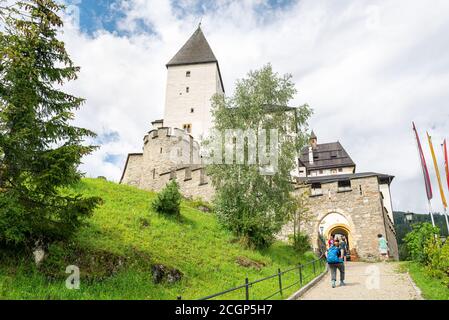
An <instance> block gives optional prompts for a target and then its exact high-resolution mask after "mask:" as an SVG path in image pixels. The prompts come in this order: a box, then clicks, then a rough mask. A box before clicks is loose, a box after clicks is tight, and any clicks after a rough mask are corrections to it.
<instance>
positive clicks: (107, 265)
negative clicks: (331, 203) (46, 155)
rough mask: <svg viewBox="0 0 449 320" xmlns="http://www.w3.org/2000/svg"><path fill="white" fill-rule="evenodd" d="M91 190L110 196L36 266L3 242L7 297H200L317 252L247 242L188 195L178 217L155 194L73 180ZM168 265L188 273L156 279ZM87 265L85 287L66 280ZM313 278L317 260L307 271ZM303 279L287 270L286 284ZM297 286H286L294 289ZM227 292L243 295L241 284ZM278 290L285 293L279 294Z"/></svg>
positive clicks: (266, 290)
mask: <svg viewBox="0 0 449 320" xmlns="http://www.w3.org/2000/svg"><path fill="white" fill-rule="evenodd" d="M74 189H75V190H76V191H78V192H81V193H83V194H85V195H91V196H100V197H102V198H103V199H104V204H103V205H102V206H101V207H100V208H98V209H97V210H96V211H95V213H94V215H93V216H92V217H91V218H90V219H89V220H88V221H87V224H86V226H84V227H83V228H82V229H81V230H80V231H79V232H78V233H77V235H76V237H75V238H74V239H73V241H72V242H71V243H68V244H67V243H66V244H62V243H57V244H54V245H52V246H51V247H50V248H49V252H50V254H49V256H48V258H47V259H46V260H45V262H44V264H43V265H42V266H40V267H39V270H37V269H36V267H35V266H34V264H33V262H32V261H31V260H30V258H29V257H30V256H29V254H28V255H25V254H23V255H20V254H18V253H17V252H16V251H12V250H8V249H2V250H0V297H1V298H3V299H176V298H177V297H178V296H182V298H183V299H198V298H201V297H203V296H207V295H209V294H213V293H216V292H219V291H223V290H225V289H228V288H230V287H233V286H237V285H241V284H243V283H244V279H245V277H246V276H248V277H249V280H250V281H251V280H256V279H259V278H262V277H265V276H268V275H272V274H274V273H276V272H277V269H278V268H281V269H282V270H285V269H287V268H290V267H292V266H294V265H296V264H298V263H299V262H306V261H307V260H311V259H313V258H314V257H313V255H312V254H307V255H306V256H305V257H299V256H298V254H297V253H295V252H294V250H293V249H292V248H291V247H290V246H288V245H286V244H283V243H280V242H277V243H275V244H274V245H273V246H271V247H270V248H268V249H266V250H262V251H257V250H250V249H246V248H244V247H242V246H241V245H240V244H239V243H238V242H237V241H236V240H235V239H234V238H233V236H232V234H231V233H229V232H228V231H227V230H225V229H223V228H222V227H221V226H220V225H219V224H218V222H217V220H216V218H215V217H214V216H213V214H211V213H204V212H202V211H199V210H197V209H195V208H194V203H192V202H187V201H185V202H183V203H182V210H181V215H182V218H181V219H179V220H177V219H173V218H167V217H165V216H161V215H159V214H156V213H155V212H153V211H151V209H150V203H151V201H152V200H153V198H154V196H155V194H154V193H151V192H147V191H142V190H138V189H136V188H133V187H129V186H123V185H118V184H115V183H111V182H106V181H104V180H100V179H84V180H83V181H82V182H81V183H80V184H79V185H77V186H76V187H74ZM158 264H161V265H164V266H165V267H166V268H173V269H176V270H179V271H180V272H181V273H182V279H181V280H180V281H178V282H176V283H173V284H170V283H168V282H167V281H163V282H162V283H159V284H155V283H154V281H153V272H152V270H153V266H154V265H158ZM69 265H76V266H78V267H79V268H80V272H81V288H80V290H68V289H67V288H66V287H65V279H66V277H67V276H68V274H66V273H65V270H66V267H67V266H69ZM311 278H313V275H312V272H311V270H310V268H309V269H308V270H307V271H306V279H307V280H310V279H311ZM297 280H298V275H297V274H296V272H292V273H289V274H287V275H285V279H284V280H283V281H284V286H288V285H289V284H291V283H293V282H295V281H297ZM277 281H278V280H277V278H274V279H271V280H269V281H265V282H262V283H259V284H256V285H255V286H254V287H253V288H251V298H252V299H261V298H264V297H266V296H268V295H270V294H271V293H273V292H275V291H276V290H277V288H278V287H277V286H278V282H277ZM296 289H297V287H296V286H295V287H293V288H291V289H290V290H289V291H287V292H286V293H285V294H284V298H285V296H287V295H288V294H289V293H291V292H293V291H295V290H296ZM222 298H223V299H243V298H244V292H243V291H242V290H240V291H237V292H233V293H230V294H227V295H225V296H223V297H222ZM275 298H280V297H279V296H277V297H275Z"/></svg>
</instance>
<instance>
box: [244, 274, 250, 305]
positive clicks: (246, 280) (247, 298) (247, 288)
mask: <svg viewBox="0 0 449 320" xmlns="http://www.w3.org/2000/svg"><path fill="white" fill-rule="evenodd" d="M245 298H246V301H248V300H249V280H248V277H246V278H245Z"/></svg>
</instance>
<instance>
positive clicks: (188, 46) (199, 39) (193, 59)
mask: <svg viewBox="0 0 449 320" xmlns="http://www.w3.org/2000/svg"><path fill="white" fill-rule="evenodd" d="M207 62H217V63H218V60H217V58H215V55H214V53H213V52H212V49H211V47H210V45H209V43H208V42H207V40H206V37H205V36H204V33H203V31H202V30H201V27H200V26H198V28H197V29H196V31H195V32H194V33H193V35H192V36H191V37H190V38H189V40H187V42H186V43H185V44H184V45H183V46H182V48H181V49H180V50H179V51H178V53H176V54H175V56H174V57H173V58H172V59H171V60H170V61H169V62H168V63H167V67H169V66H179V65H186V64H198V63H207Z"/></svg>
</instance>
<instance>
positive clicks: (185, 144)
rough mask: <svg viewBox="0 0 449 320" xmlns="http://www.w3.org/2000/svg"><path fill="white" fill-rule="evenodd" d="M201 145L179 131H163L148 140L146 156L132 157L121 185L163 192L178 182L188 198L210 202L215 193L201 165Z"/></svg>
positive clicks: (159, 130)
mask: <svg viewBox="0 0 449 320" xmlns="http://www.w3.org/2000/svg"><path fill="white" fill-rule="evenodd" d="M198 162H200V161H199V146H198V143H196V142H195V141H193V138H192V137H191V136H190V135H189V134H186V133H185V132H184V131H182V130H179V129H170V128H159V129H157V130H152V131H150V132H149V133H148V135H146V136H145V137H144V147H143V153H142V154H130V155H128V159H127V163H126V165H125V169H124V173H123V176H122V179H121V181H120V183H123V184H128V185H132V186H135V187H138V188H140V189H144V190H153V191H160V190H162V189H163V188H164V187H165V185H166V184H167V183H168V182H169V181H170V180H171V179H176V181H177V182H178V183H179V185H180V189H181V192H182V194H183V195H184V196H186V197H190V198H202V199H203V200H206V201H210V200H212V196H213V194H214V190H213V188H212V186H211V184H210V183H209V181H208V177H207V176H206V175H205V172H204V168H203V167H202V166H200V165H197V164H194V165H191V164H190V163H198Z"/></svg>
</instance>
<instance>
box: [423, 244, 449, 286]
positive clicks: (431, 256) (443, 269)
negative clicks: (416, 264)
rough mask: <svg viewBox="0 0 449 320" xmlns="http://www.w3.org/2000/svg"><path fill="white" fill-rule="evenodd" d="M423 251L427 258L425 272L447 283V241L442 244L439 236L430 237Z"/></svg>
mask: <svg viewBox="0 0 449 320" xmlns="http://www.w3.org/2000/svg"><path fill="white" fill-rule="evenodd" d="M425 253H426V256H427V259H428V261H427V268H426V269H427V272H428V273H429V274H430V275H431V276H433V277H436V278H439V279H442V280H443V282H444V283H445V284H446V285H449V242H448V241H446V242H445V243H444V244H443V243H442V242H441V240H440V239H439V238H438V239H432V240H430V241H428V242H427V245H426V247H425Z"/></svg>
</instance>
